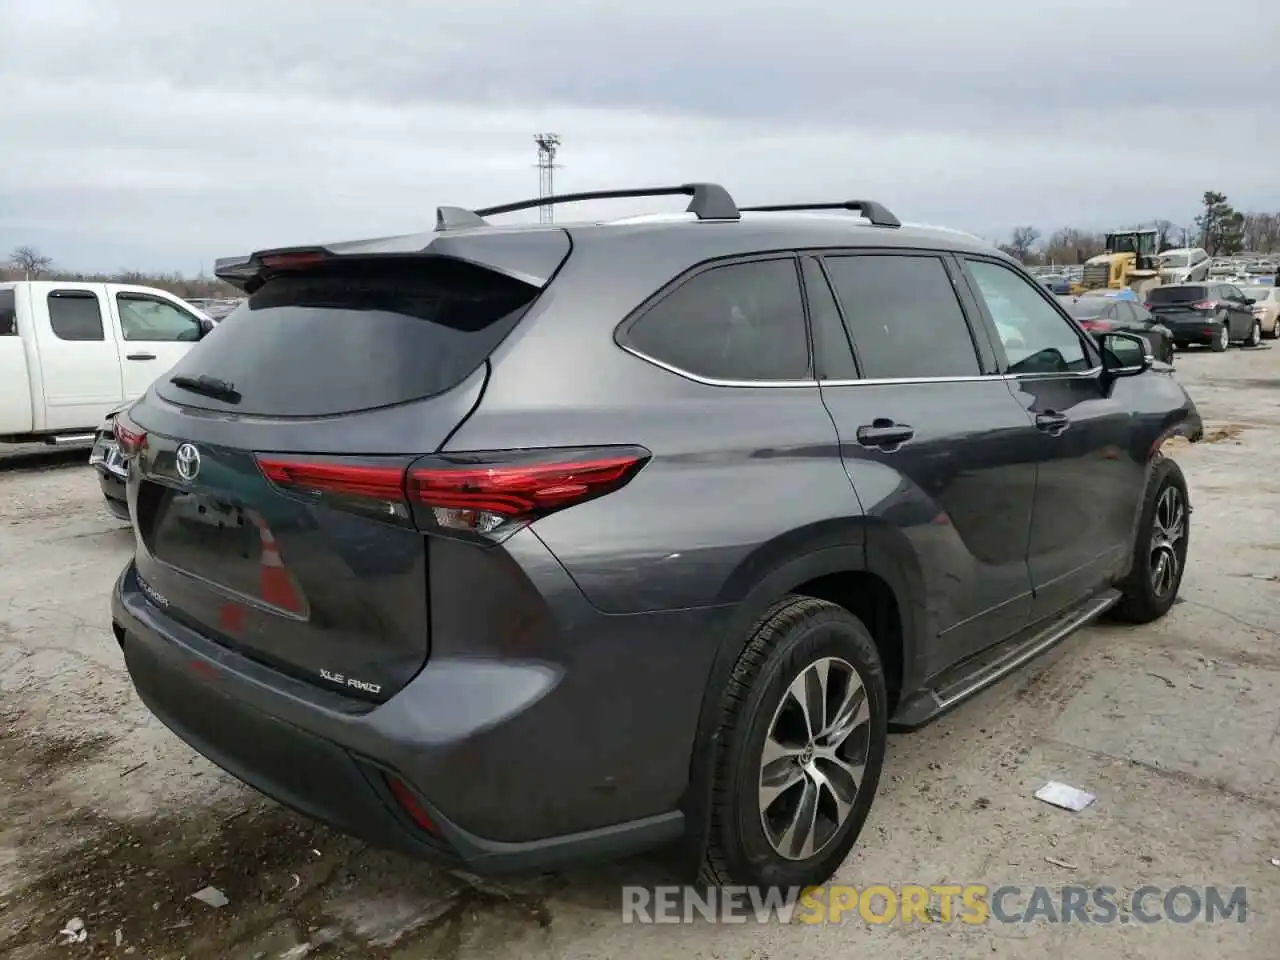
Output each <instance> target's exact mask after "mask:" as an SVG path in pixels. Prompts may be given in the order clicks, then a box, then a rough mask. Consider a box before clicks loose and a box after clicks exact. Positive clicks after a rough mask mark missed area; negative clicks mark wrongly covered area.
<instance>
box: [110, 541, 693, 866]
mask: <svg viewBox="0 0 1280 960" xmlns="http://www.w3.org/2000/svg"><path fill="white" fill-rule="evenodd" d="M111 606H112V620H113V629H114V632H115V634H116V638H117V640H118V641H119V642H120V645H121V648H122V649H123V651H124V657H125V662H126V664H127V666H128V670H129V674H130V676H131V678H132V680H133V683H134V686H135V688H136V689H137V691H138V695H139V697H140V698H141V699H142V701H143V702H144V703H145V704H146V706H147V707H148V708H149V709H150V710H151V711H152V712H153V713H154V714H155V715H156V716H157V717H158V718H159V719H160V720H161V721H162V722H163V723H164V724H165V725H166V726H168V727H169V728H170V729H171V730H172V731H173V732H174V733H176V734H177V735H178V736H179V737H180V738H182V739H183V740H185V741H186V742H187V743H188V744H190V745H191V746H192V747H194V748H195V749H196V750H198V751H199V752H200V753H202V754H204V755H205V756H206V757H208V758H209V759H210V760H212V761H213V762H214V763H216V764H217V765H218V766H220V767H222V768H223V769H224V770H226V771H227V772H229V773H230V774H232V775H233V776H235V777H236V778H238V779H240V780H242V781H244V782H245V783H247V784H249V785H250V786H252V787H254V788H255V789H257V790H259V791H260V792H262V793H264V794H266V795H267V796H269V797H272V798H273V799H275V800H277V801H278V802H280V803H282V804H284V805H285V806H288V807H291V808H293V809H295V810H297V811H298V812H300V813H302V814H304V815H306V816H308V817H311V818H313V819H315V820H319V821H321V822H324V823H327V824H329V825H331V826H332V827H334V828H335V829H337V830H339V831H341V832H343V833H347V834H350V835H352V836H355V837H359V838H361V839H363V840H365V841H367V842H369V843H372V844H375V845H377V846H381V847H386V848H390V849H395V850H400V851H402V852H405V853H408V854H410V855H412V856H418V857H424V858H427V859H432V860H436V861H439V862H442V863H445V864H450V865H457V866H464V867H466V868H467V869H469V870H472V871H474V872H476V873H506V872H525V871H545V870H548V869H552V868H555V867H558V866H562V865H566V864H570V863H574V862H579V861H582V860H593V859H608V858H614V857H618V856H622V855H626V854H630V853H634V852H638V851H641V850H645V849H649V848H652V847H656V846H660V845H662V844H664V843H667V842H670V841H673V840H676V839H678V838H680V837H681V836H682V834H683V832H684V817H683V814H681V813H680V812H678V811H676V810H675V809H674V806H675V805H676V804H675V803H673V804H672V807H673V809H672V810H670V811H669V812H662V813H658V814H655V815H650V816H642V817H638V818H631V819H628V820H625V821H624V822H620V823H617V824H616V825H610V826H604V827H593V828H588V829H583V830H579V831H575V832H570V833H559V834H556V835H551V836H546V837H542V838H538V839H527V840H526V839H519V840H509V839H501V840H500V839H493V833H494V832H495V831H496V830H498V829H500V827H499V826H495V820H494V819H493V818H494V809H495V805H496V806H497V807H498V808H501V807H502V806H504V805H505V807H506V809H507V810H509V811H510V812H511V815H512V819H513V820H515V819H520V818H524V820H525V821H526V822H527V821H528V818H529V816H530V806H533V807H534V808H535V809H536V810H541V809H542V807H543V806H544V805H545V804H546V802H547V801H546V800H545V799H544V797H545V796H546V795H547V792H548V789H549V788H550V787H549V784H547V783H537V784H530V785H529V789H528V790H526V791H522V792H514V791H512V790H510V789H509V788H507V787H506V785H505V784H504V783H503V779H504V776H503V775H504V773H505V770H504V769H502V767H507V768H512V769H521V768H527V767H528V765H529V755H530V754H531V753H533V754H539V753H541V751H540V750H539V747H538V744H539V742H544V743H545V739H544V738H542V737H540V731H539V729H538V727H539V724H538V722H537V720H536V718H535V719H532V720H529V719H525V720H522V719H521V717H522V715H524V716H526V717H527V716H528V714H529V713H530V712H531V711H533V708H534V705H536V704H538V703H540V702H545V701H546V700H547V699H554V697H553V696H552V695H551V691H552V690H553V689H554V688H555V687H556V686H557V685H558V683H559V681H560V678H559V677H557V676H556V675H555V671H553V670H551V669H549V668H548V667H546V666H540V665H537V664H528V663H526V664H518V663H503V662H495V661H483V660H476V661H472V662H469V663H463V662H456V663H436V662H435V661H434V660H433V663H432V666H431V667H429V668H428V669H425V670H424V671H423V672H422V673H421V674H419V676H418V677H417V678H416V679H415V680H414V681H413V682H412V683H410V684H409V686H408V687H406V688H405V689H404V690H402V691H401V692H400V693H399V694H397V696H396V697H394V698H392V700H390V701H388V702H387V703H385V704H383V705H381V706H379V707H377V708H375V709H372V710H368V709H367V706H366V707H363V708H361V707H358V706H356V705H354V704H353V703H352V702H351V701H350V700H348V699H347V698H343V697H340V696H338V695H336V694H331V693H329V692H327V691H323V690H318V689H316V688H313V687H311V686H310V685H308V684H305V683H302V682H300V681H293V680H291V679H289V678H287V677H283V676H282V675H281V674H279V673H278V672H276V671H273V670H271V669H270V668H268V667H265V666H263V665H262V664H260V663H257V662H255V661H253V660H249V659H247V658H245V657H243V656H241V655H239V654H238V653H236V652H234V651H232V650H229V649H228V648H226V647H223V646H220V645H218V644H215V643H213V642H212V641H210V640H208V639H207V638H205V637H203V636H201V635H200V634H199V633H197V632H195V631H193V630H190V629H188V628H186V627H185V626H184V625H183V624H181V623H179V622H177V621H176V620H175V619H173V618H171V617H169V616H168V615H166V613H165V612H164V610H163V609H162V608H161V607H160V606H157V605H156V603H154V602H152V601H151V600H149V599H148V598H147V596H146V595H144V594H143V592H142V588H141V587H140V585H139V582H138V578H137V574H136V571H135V569H134V567H133V564H132V563H130V565H129V566H128V567H127V568H126V569H125V571H124V572H123V573H122V574H121V576H120V579H119V580H118V581H117V583H116V586H115V589H114V590H113V592H112V604H111ZM601 694H602V695H603V696H605V697H606V698H607V697H608V693H607V692H605V691H601ZM357 710H363V711H364V712H356V711H357ZM495 712H497V713H498V714H499V719H498V720H497V721H496V722H497V723H500V724H501V725H502V727H501V728H502V729H505V730H506V731H507V733H506V735H505V736H504V737H503V740H502V742H503V744H504V747H503V749H504V750H505V751H506V754H505V755H506V757H507V759H506V761H505V763H504V762H502V761H500V760H499V761H497V762H498V763H499V764H500V766H496V767H495V753H496V752H498V751H496V750H495V748H494V746H493V744H492V743H491V742H488V738H491V737H492V733H491V731H492V729H493V727H494V725H495V719H494V716H493V715H494V713H495ZM512 731H515V735H514V736H513V735H512ZM691 733H692V731H690V734H691ZM521 734H523V735H521ZM629 735H630V731H628V729H626V727H625V725H624V726H620V727H619V729H617V730H615V731H608V732H601V731H596V732H594V733H592V734H584V737H585V736H596V737H599V736H606V737H615V738H618V740H619V741H620V743H622V742H626V741H627V739H628V737H629ZM640 739H643V736H640ZM545 749H546V767H547V769H548V770H551V771H555V769H556V764H557V762H559V761H557V759H556V757H557V756H558V755H564V754H566V753H567V754H568V755H569V756H570V757H573V756H574V752H575V749H577V748H576V746H575V745H574V744H573V743H568V744H547V745H546V748H545ZM615 749H617V750H619V751H620V750H622V747H621V746H618V747H616V748H615ZM577 753H578V756H577V758H576V760H575V762H577V763H581V755H582V754H584V753H586V751H583V750H580V749H579V750H577ZM686 763H687V755H686ZM385 774H394V775H395V776H397V777H399V778H400V779H401V780H402V781H403V782H405V783H406V784H408V785H409V786H410V787H411V788H412V790H413V791H414V792H415V793H416V794H417V795H418V799H419V801H420V803H421V806H422V808H423V809H424V810H425V811H426V813H427V815H428V816H429V817H430V818H431V821H432V822H433V823H434V824H435V825H436V830H437V833H438V836H437V835H432V834H429V833H427V832H426V831H424V830H422V829H420V828H419V827H418V826H417V825H416V824H414V823H413V821H412V820H411V819H410V818H409V816H408V815H407V814H406V813H405V812H404V811H403V810H402V808H401V807H400V806H399V804H398V803H397V802H396V801H395V799H394V797H393V796H392V795H391V791H390V789H389V788H388V787H387V784H386V781H385V779H384V775H385ZM440 798H443V799H440ZM560 802H561V803H562V804H563V807H561V808H560V809H558V810H556V811H555V817H556V818H557V819H556V821H555V822H560V823H563V822H566V820H565V817H566V811H568V814H567V815H568V817H569V818H570V819H569V822H571V820H572V817H573V816H574V814H573V812H572V811H573V808H574V806H575V804H576V805H578V806H579V807H580V808H581V810H582V813H581V815H580V816H581V817H582V818H589V819H594V820H596V821H597V822H598V820H599V811H600V796H599V794H598V793H593V794H591V795H589V796H584V794H583V791H582V790H580V789H576V788H575V786H574V785H573V784H572V783H569V784H566V786H565V789H564V792H563V796H561V798H560ZM613 803H614V805H615V806H617V807H619V808H621V807H623V805H624V804H625V803H626V798H625V795H624V796H618V797H617V798H616V799H615V800H614V801H613ZM477 811H480V812H477ZM543 815H544V816H550V814H543ZM477 823H479V824H480V826H479V828H477V826H476V824H477ZM486 826H487V827H489V829H485V827H486Z"/></svg>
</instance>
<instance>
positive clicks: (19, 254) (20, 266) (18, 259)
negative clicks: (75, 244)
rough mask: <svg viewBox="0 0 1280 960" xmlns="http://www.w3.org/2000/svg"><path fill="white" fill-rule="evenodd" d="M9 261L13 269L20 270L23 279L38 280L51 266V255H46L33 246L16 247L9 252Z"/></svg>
mask: <svg viewBox="0 0 1280 960" xmlns="http://www.w3.org/2000/svg"><path fill="white" fill-rule="evenodd" d="M9 262H10V263H12V264H13V267H14V269H15V270H19V271H21V273H22V275H23V279H24V280H38V279H40V275H41V274H42V273H45V272H46V271H47V270H48V269H49V268H50V267H52V266H53V257H46V256H45V255H44V254H42V253H41V252H40V251H39V250H37V249H36V248H35V247H16V248H15V249H14V251H13V253H11V254H9Z"/></svg>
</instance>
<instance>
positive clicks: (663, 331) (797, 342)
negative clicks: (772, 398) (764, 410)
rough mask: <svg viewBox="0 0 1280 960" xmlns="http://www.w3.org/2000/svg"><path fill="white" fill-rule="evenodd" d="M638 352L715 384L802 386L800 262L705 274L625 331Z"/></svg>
mask: <svg viewBox="0 0 1280 960" xmlns="http://www.w3.org/2000/svg"><path fill="white" fill-rule="evenodd" d="M627 341H628V342H629V343H630V345H631V346H633V347H635V349H637V350H639V351H640V352H641V353H643V354H645V355H646V356H650V357H652V358H653V359H655V360H659V361H661V362H662V363H668V364H670V365H671V366H673V367H675V368H676V369H678V370H683V371H685V372H686V373H692V374H694V375H695V376H699V377H707V378H709V379H713V380H803V379H805V378H807V377H808V375H809V346H808V342H807V338H806V337H805V330H804V308H803V305H802V303H801V300H800V282H799V280H798V278H797V277H796V267H795V261H793V260H790V259H786V260H762V261H756V262H752V263H736V264H731V265H729V266H724V267H716V268H715V269H713V270H708V271H706V272H705V273H700V274H698V275H696V276H694V277H691V278H690V279H689V280H687V281H685V282H684V283H683V284H681V285H680V286H679V287H677V288H676V289H675V290H674V291H673V292H672V293H670V294H669V295H668V296H666V297H664V298H663V299H662V300H660V301H659V302H658V303H657V304H656V305H654V307H653V308H652V309H651V310H649V311H648V312H647V313H645V314H644V315H643V316H642V317H641V318H640V319H639V320H638V321H637V322H636V323H635V325H634V326H632V327H631V328H630V330H628V331H627Z"/></svg>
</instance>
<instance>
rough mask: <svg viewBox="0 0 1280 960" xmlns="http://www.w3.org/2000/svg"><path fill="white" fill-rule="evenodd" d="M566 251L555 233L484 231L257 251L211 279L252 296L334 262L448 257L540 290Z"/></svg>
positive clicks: (220, 263) (226, 263)
mask: <svg viewBox="0 0 1280 960" xmlns="http://www.w3.org/2000/svg"><path fill="white" fill-rule="evenodd" d="M569 250H570V242H569V235H568V234H567V233H566V232H565V231H564V230H561V229H559V228H554V227H553V228H545V227H544V228H542V229H533V230H531V229H527V228H525V229H521V228H513V229H501V228H498V229H495V228H488V229H485V230H470V231H457V232H453V233H448V234H445V233H414V234H405V235H403V236H398V237H381V238H379V239H376V240H356V241H351V242H348V243H335V244H330V245H327V246H311V247H278V248H276V249H272V250H259V251H257V252H256V253H251V254H249V255H248V256H241V257H221V258H219V259H218V260H216V261H215V262H214V265H213V274H214V276H216V277H217V278H218V279H219V280H224V281H226V282H227V283H229V284H231V285H232V286H233V287H236V288H237V289H240V290H243V291H245V292H246V293H253V292H254V291H255V290H257V289H258V288H259V287H261V286H262V284H263V283H264V282H265V281H266V278H267V277H268V276H270V275H274V274H278V273H281V272H289V273H292V272H295V271H299V270H307V269H310V268H314V267H318V266H320V265H322V264H325V263H333V262H335V261H343V260H370V259H379V260H385V259H388V258H390V259H403V258H408V257H448V258H451V259H454V260H461V261H464V262H466V263H470V264H472V265H474V266H478V267H483V268H484V269H486V270H492V271H493V272H494V273H500V274H503V275H504V276H507V277H510V278H511V279H513V280H518V281H520V282H521V283H526V284H528V285H529V286H531V287H537V288H538V289H541V288H542V287H545V286H546V285H547V284H548V283H550V282H551V278H552V277H553V276H555V273H556V271H557V270H559V269H560V265H561V264H562V263H564V260H565V258H566V257H567V256H568V255H569Z"/></svg>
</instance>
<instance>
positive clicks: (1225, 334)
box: [1209, 318, 1231, 353]
mask: <svg viewBox="0 0 1280 960" xmlns="http://www.w3.org/2000/svg"><path fill="white" fill-rule="evenodd" d="M1218 322H1219V323H1220V324H1222V332H1221V333H1219V334H1218V335H1217V336H1216V337H1214V338H1213V340H1212V341H1210V343H1209V346H1210V347H1211V348H1212V350H1213V352H1214V353H1224V352H1226V349H1227V346H1228V344H1230V343H1231V331H1230V330H1228V329H1227V321H1225V320H1223V319H1221V318H1219V320H1218Z"/></svg>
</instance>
